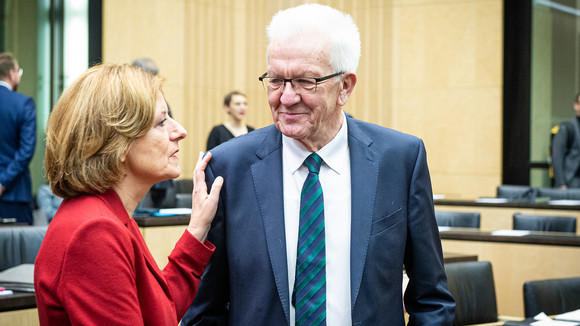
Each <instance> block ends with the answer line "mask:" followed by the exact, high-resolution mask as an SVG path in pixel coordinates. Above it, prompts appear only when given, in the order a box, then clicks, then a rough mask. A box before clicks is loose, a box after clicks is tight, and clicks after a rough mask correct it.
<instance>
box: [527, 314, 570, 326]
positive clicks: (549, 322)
mask: <svg viewBox="0 0 580 326" xmlns="http://www.w3.org/2000/svg"><path fill="white" fill-rule="evenodd" d="M534 320H536V321H535V322H533V323H530V326H578V323H576V322H570V321H560V320H553V319H552V318H550V317H548V316H547V315H546V314H545V313H543V312H541V313H539V314H537V315H536V316H534Z"/></svg>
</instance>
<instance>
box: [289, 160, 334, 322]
mask: <svg viewBox="0 0 580 326" xmlns="http://www.w3.org/2000/svg"><path fill="white" fill-rule="evenodd" d="M304 164H305V165H306V167H308V170H309V171H310V172H309V173H308V176H307V177H306V181H305V182H304V186H303V187H302V193H301V197H300V228H299V234H298V253H297V259H296V281H295V283H294V291H293V295H292V301H293V303H294V304H295V307H296V326H302V325H308V326H310V325H326V249H325V246H326V244H325V243H326V241H325V239H324V198H323V196H322V187H321V185H320V181H319V180H318V171H319V170H320V165H321V164H322V159H321V158H320V156H318V154H316V153H312V154H310V156H308V157H307V158H306V160H304Z"/></svg>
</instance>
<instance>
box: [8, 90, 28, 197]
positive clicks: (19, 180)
mask: <svg viewBox="0 0 580 326" xmlns="http://www.w3.org/2000/svg"><path fill="white" fill-rule="evenodd" d="M35 144H36V107H35V105H34V101H33V100H32V98H30V97H28V96H25V95H22V94H19V93H17V92H13V91H11V90H9V89H8V88H6V87H4V86H0V183H1V184H2V185H3V186H4V187H5V188H6V189H5V190H4V193H3V194H2V196H0V200H2V201H10V202H30V201H31V200H32V189H31V188H32V186H31V182H30V170H29V167H28V166H29V164H30V160H31V159H32V155H33V154H34V146H35Z"/></svg>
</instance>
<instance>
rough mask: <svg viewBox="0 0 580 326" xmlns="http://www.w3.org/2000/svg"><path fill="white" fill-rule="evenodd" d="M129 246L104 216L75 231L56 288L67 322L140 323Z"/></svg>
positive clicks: (120, 230)
mask: <svg viewBox="0 0 580 326" xmlns="http://www.w3.org/2000/svg"><path fill="white" fill-rule="evenodd" d="M133 248H134V246H133V245H132V243H131V237H130V236H129V233H128V232H127V230H126V229H124V228H123V226H122V225H120V224H116V223H112V222H110V221H105V220H97V221H94V222H89V223H85V224H84V225H82V226H81V227H80V228H79V229H78V230H77V231H76V233H75V234H74V235H73V237H72V238H71V240H70V242H69V247H68V249H67V250H66V252H65V258H64V261H63V266H62V275H61V281H60V284H61V286H59V288H58V296H59V298H61V300H62V302H63V306H64V307H66V310H67V314H68V316H69V318H70V322H71V324H73V325H127V324H129V323H130V324H131V325H142V324H143V323H144V322H143V318H142V314H141V308H140V305H139V296H138V290H137V284H136V278H137V276H136V270H135V269H134V268H133V266H134V265H135V259H136V256H135V254H136V253H135V252H134V251H133V250H132V249H133ZM87 257H90V259H87ZM79 261H82V262H83V263H82V264H81V263H79Z"/></svg>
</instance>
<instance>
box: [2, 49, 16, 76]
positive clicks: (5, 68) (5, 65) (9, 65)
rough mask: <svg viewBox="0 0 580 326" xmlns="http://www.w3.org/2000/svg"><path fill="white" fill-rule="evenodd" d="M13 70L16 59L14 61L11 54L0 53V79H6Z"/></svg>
mask: <svg viewBox="0 0 580 326" xmlns="http://www.w3.org/2000/svg"><path fill="white" fill-rule="evenodd" d="M14 68H16V59H14V56H13V55H12V53H10V52H2V53H0V79H5V78H7V77H8V76H9V75H10V71H12V70H14Z"/></svg>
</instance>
